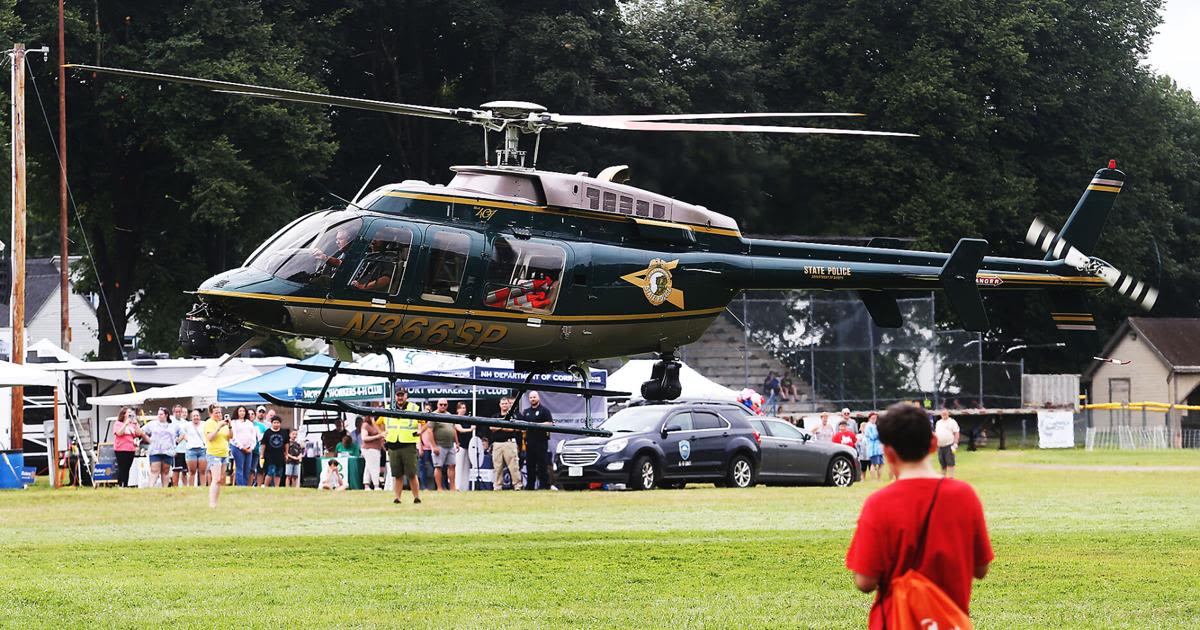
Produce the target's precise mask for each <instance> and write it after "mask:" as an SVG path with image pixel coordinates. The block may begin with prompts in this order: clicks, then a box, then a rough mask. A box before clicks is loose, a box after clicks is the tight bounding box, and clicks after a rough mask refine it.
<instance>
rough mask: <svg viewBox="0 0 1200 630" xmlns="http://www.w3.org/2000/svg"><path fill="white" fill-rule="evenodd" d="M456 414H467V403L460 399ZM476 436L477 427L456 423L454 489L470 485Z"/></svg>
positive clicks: (461, 488)
mask: <svg viewBox="0 0 1200 630" xmlns="http://www.w3.org/2000/svg"><path fill="white" fill-rule="evenodd" d="M454 415H456V416H465V415H467V403H465V402H463V401H459V402H458V404H457V405H456V406H455V408H454ZM474 437H475V427H474V426H467V425H464V424H457V423H456V424H455V425H454V439H455V441H456V442H457V445H456V447H455V449H454V468H455V471H456V472H455V474H454V481H455V484H454V489H455V490H466V489H468V488H469V487H470V482H469V481H468V478H469V477H470V474H471V468H472V466H471V458H470V457H468V454H469V453H470V448H471V440H472V439H473V438H474Z"/></svg>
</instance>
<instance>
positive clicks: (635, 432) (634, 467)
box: [554, 402, 761, 490]
mask: <svg viewBox="0 0 1200 630" xmlns="http://www.w3.org/2000/svg"><path fill="white" fill-rule="evenodd" d="M750 418H752V416H751V415H750V413H749V412H748V411H747V410H746V409H745V408H744V407H742V406H740V405H737V404H734V403H723V402H721V403H706V402H658V403H655V402H648V403H644V404H642V405H639V406H632V407H627V408H625V409H622V410H621V411H618V412H617V413H615V414H613V415H612V417H610V418H609V419H608V420H606V421H605V422H604V423H603V424H602V425H601V426H602V427H603V428H605V429H607V430H609V431H612V433H613V436H612V437H611V438H580V439H574V440H564V441H561V442H559V443H558V445H557V446H556V447H555V450H554V474H555V480H556V483H557V485H558V486H559V487H560V488H565V489H568V490H578V489H582V488H585V487H587V486H588V485H589V484H592V483H596V482H600V483H623V484H627V485H628V486H629V487H630V488H633V489H635V490H647V489H650V488H654V487H662V488H680V487H683V485H684V484H687V483H693V482H708V483H716V484H718V485H728V486H733V487H735V488H748V487H750V486H752V485H754V482H755V479H756V478H757V476H758V466H759V462H760V459H761V455H760V450H759V447H760V444H761V436H760V435H759V433H758V432H757V431H756V430H755V429H754V427H752V426H751V425H750Z"/></svg>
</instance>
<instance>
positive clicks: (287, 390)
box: [217, 354, 333, 404]
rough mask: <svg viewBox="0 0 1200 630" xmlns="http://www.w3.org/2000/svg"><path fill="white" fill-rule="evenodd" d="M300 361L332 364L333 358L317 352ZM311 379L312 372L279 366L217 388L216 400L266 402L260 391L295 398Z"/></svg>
mask: <svg viewBox="0 0 1200 630" xmlns="http://www.w3.org/2000/svg"><path fill="white" fill-rule="evenodd" d="M300 363H301V364H303V365H325V366H328V365H333V359H332V358H330V357H328V356H325V355H323V354H317V355H313V356H311V357H309V358H307V359H305V360H303V361H300ZM311 380H313V373H312V372H305V371H304V370H297V369H296V368H290V367H281V368H279V369H278V370H273V371H271V372H267V373H266V374H263V375H261V376H256V377H254V378H252V379H249V380H245V381H242V382H240V383H235V384H233V385H230V386H229V387H222V388H220V389H218V390H217V400H218V401H219V402H222V403H252V404H258V403H265V402H267V401H266V399H265V398H263V397H262V396H260V395H259V394H260V392H267V393H269V394H271V395H272V396H277V397H279V398H285V399H288V400H296V399H297V398H299V397H300V396H299V394H298V392H300V391H301V390H302V388H303V386H304V384H305V383H307V382H309V381H311Z"/></svg>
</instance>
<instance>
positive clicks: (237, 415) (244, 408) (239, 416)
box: [233, 405, 254, 420]
mask: <svg viewBox="0 0 1200 630" xmlns="http://www.w3.org/2000/svg"><path fill="white" fill-rule="evenodd" d="M243 411H245V412H246V416H245V417H244V418H243V417H242V412H243ZM253 415H254V414H252V413H250V408H249V407H247V406H246V405H238V406H237V408H236V409H234V410H233V417H234V419H235V420H249V419H250V418H251V416H253Z"/></svg>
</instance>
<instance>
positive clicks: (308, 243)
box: [249, 212, 362, 284]
mask: <svg viewBox="0 0 1200 630" xmlns="http://www.w3.org/2000/svg"><path fill="white" fill-rule="evenodd" d="M361 229H362V219H359V218H357V217H356V216H354V215H353V213H349V212H331V213H325V214H318V215H313V216H312V217H309V218H308V219H304V220H302V221H300V222H298V223H295V224H293V225H291V226H289V227H288V228H286V230H285V233H283V234H280V235H279V236H278V237H276V238H275V239H273V240H272V241H271V244H270V245H269V246H267V247H265V248H263V249H262V250H261V251H260V252H258V254H257V255H255V256H254V258H253V259H252V260H251V261H250V263H249V264H250V266H251V267H253V268H255V269H259V270H262V271H265V272H267V273H269V274H272V275H274V276H276V277H278V278H283V279H284V280H290V281H292V282H304V283H318V284H319V283H327V282H328V281H329V279H330V278H331V277H332V276H333V274H334V273H335V272H336V271H337V270H338V269H339V268H340V267H341V265H342V262H343V261H344V260H345V257H346V254H347V253H348V251H349V249H350V246H351V244H353V243H354V239H355V238H356V237H357V236H358V233H359V231H360V230H361Z"/></svg>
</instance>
